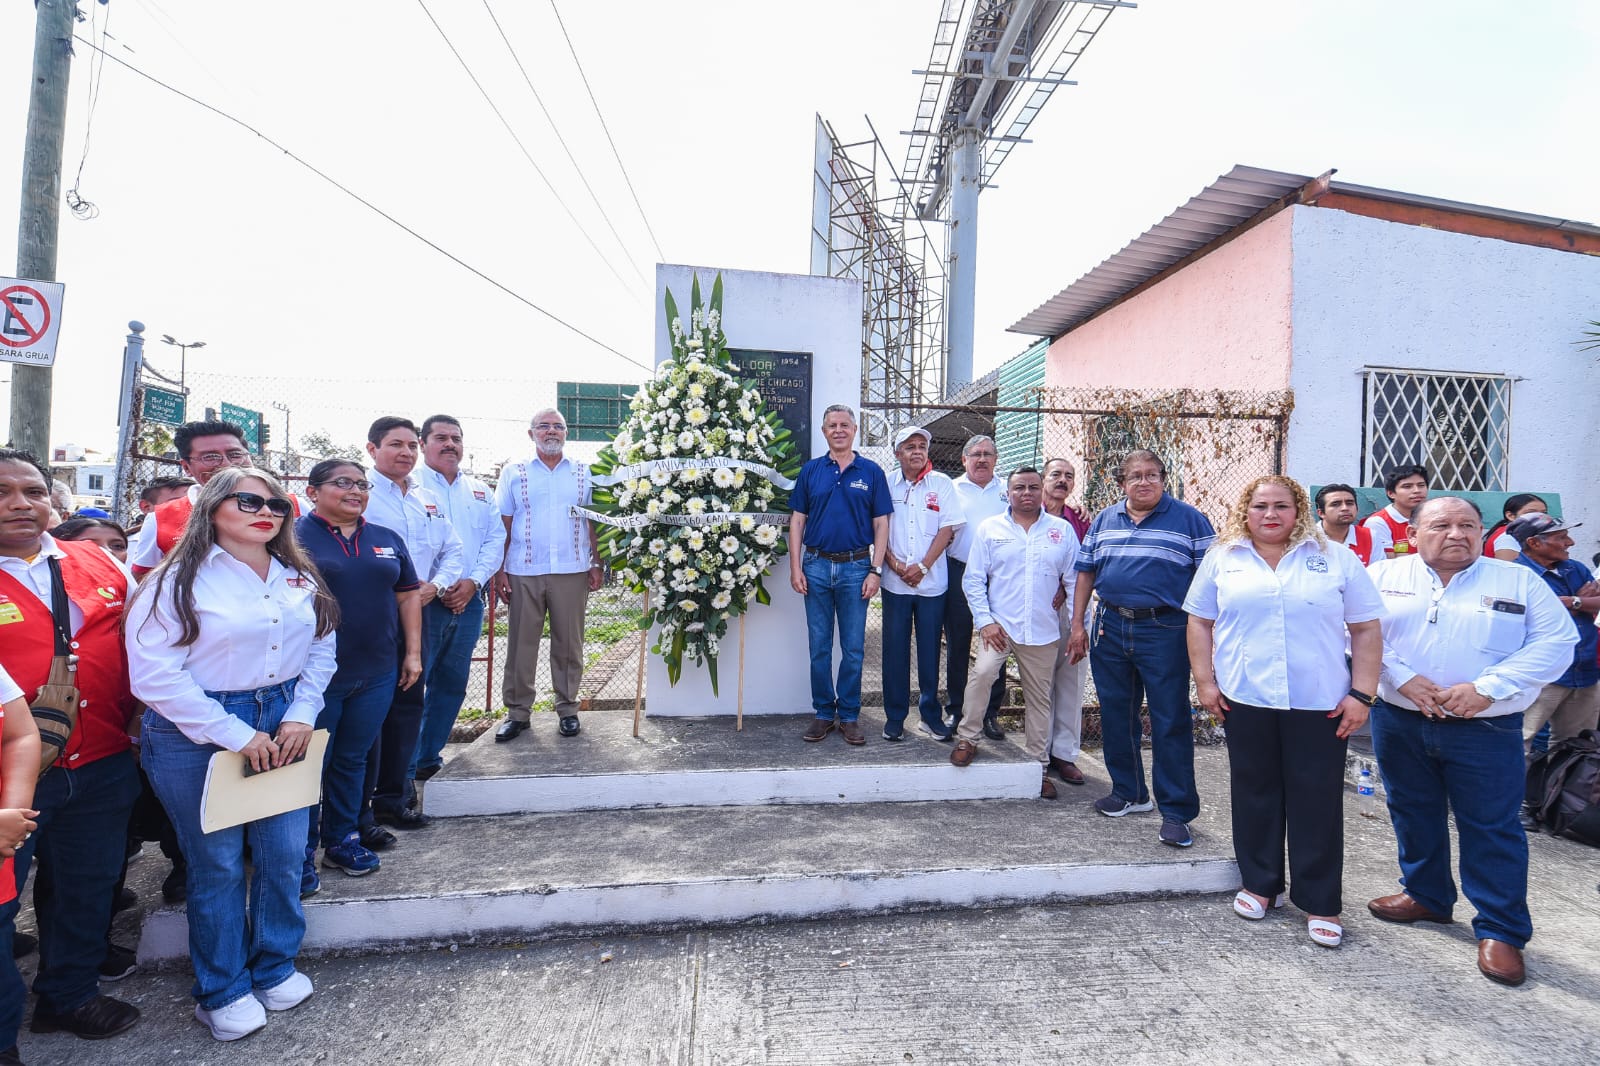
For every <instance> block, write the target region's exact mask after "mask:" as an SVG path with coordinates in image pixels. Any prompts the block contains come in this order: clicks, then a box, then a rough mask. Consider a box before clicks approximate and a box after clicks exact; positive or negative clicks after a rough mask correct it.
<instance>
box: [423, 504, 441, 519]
mask: <svg viewBox="0 0 1600 1066" xmlns="http://www.w3.org/2000/svg"><path fill="white" fill-rule="evenodd" d="M422 509H423V510H424V511H427V512H428V517H429V518H438V517H439V507H438V505H437V504H432V503H425V504H423V505H422Z"/></svg>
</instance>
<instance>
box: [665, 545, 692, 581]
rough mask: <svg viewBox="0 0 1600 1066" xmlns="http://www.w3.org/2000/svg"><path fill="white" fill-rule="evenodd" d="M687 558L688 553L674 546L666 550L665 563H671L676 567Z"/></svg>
mask: <svg viewBox="0 0 1600 1066" xmlns="http://www.w3.org/2000/svg"><path fill="white" fill-rule="evenodd" d="M688 557H689V556H688V553H687V552H685V551H684V550H683V549H682V548H681V547H679V546H678V545H676V544H674V545H673V546H672V547H670V548H668V549H667V562H669V563H671V564H672V565H673V566H677V565H678V564H679V563H681V562H683V561H684V560H685V559H687V558H688ZM674 576H676V575H674Z"/></svg>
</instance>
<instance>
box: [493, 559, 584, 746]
mask: <svg viewBox="0 0 1600 1066" xmlns="http://www.w3.org/2000/svg"><path fill="white" fill-rule="evenodd" d="M506 576H507V577H509V578H510V579H511V607H510V614H511V639H510V640H509V641H508V642H507V651H506V672H505V679H504V680H503V681H502V682H501V685H500V693H501V696H502V698H504V700H505V704H506V710H507V711H508V712H509V714H510V716H511V719H512V720H513V721H516V722H526V721H527V720H528V718H529V717H530V713H531V711H532V708H533V704H534V700H535V698H536V697H537V696H538V690H539V643H540V640H541V638H542V636H543V634H544V626H545V619H546V618H547V617H548V618H549V620H550V684H551V687H552V688H553V689H554V690H555V700H556V703H555V712H556V714H558V715H561V716H562V717H566V716H567V715H569V714H577V713H578V685H579V683H580V682H582V680H583V621H584V615H585V613H586V612H587V610H588V607H589V575H588V574H540V575H537V576H533V577H530V576H526V575H522V574H508V575H506Z"/></svg>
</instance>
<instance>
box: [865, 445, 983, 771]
mask: <svg viewBox="0 0 1600 1066" xmlns="http://www.w3.org/2000/svg"><path fill="white" fill-rule="evenodd" d="M932 442H933V435H932V434H930V433H929V432H928V431H927V430H925V429H923V428H922V427H921V426H906V427H904V428H902V429H901V430H900V431H899V432H898V433H896V434H895V435H894V457H895V458H896V459H898V460H899V461H900V465H899V467H897V468H896V469H894V470H891V471H889V472H888V478H889V497H890V499H891V500H892V502H893V503H894V513H893V514H891V515H890V516H889V554H888V555H887V556H886V557H885V558H884V561H883V571H884V572H883V710H884V717H885V718H886V719H887V722H886V724H885V725H884V727H883V739H884V740H899V739H901V737H902V736H903V735H904V730H905V721H906V716H907V714H908V713H909V712H910V706H911V684H910V671H911V661H910V656H911V633H912V630H913V629H915V630H916V636H917V692H918V697H917V712H918V716H919V719H920V721H919V722H918V724H917V731H918V732H919V733H923V734H925V735H926V736H930V737H932V738H933V739H935V740H949V739H950V730H948V729H946V728H945V725H944V711H943V709H942V708H940V706H939V635H940V633H941V632H942V631H943V629H944V601H945V596H946V593H947V590H948V589H949V575H948V573H947V572H946V571H947V567H946V565H945V549H946V548H948V547H949V545H950V541H951V539H952V538H953V537H954V536H955V532H956V529H957V528H958V527H959V526H960V525H961V524H962V521H963V519H962V514H961V504H960V503H959V502H958V501H957V499H956V488H955V483H954V482H953V481H951V480H950V478H949V477H947V476H946V475H944V474H941V473H939V472H938V471H937V470H935V469H934V468H933V463H931V462H930V461H929V460H928V447H929V445H930V444H932ZM956 595H959V593H956Z"/></svg>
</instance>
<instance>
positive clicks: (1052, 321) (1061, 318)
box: [1010, 166, 1313, 337]
mask: <svg viewBox="0 0 1600 1066" xmlns="http://www.w3.org/2000/svg"><path fill="white" fill-rule="evenodd" d="M1312 180H1313V179H1312V178H1311V177H1309V176H1307V175H1304V174H1285V173H1283V172H1281V171H1277V170H1258V169H1257V168H1255V167H1242V166H1236V167H1234V168H1233V169H1232V170H1230V171H1228V172H1227V173H1226V174H1223V175H1222V176H1221V177H1219V178H1217V180H1216V181H1214V182H1212V183H1211V184H1210V185H1208V186H1206V187H1205V188H1204V189H1203V190H1201V192H1200V195H1198V196H1195V197H1193V198H1192V199H1190V200H1189V202H1188V203H1186V204H1184V205H1183V206H1182V207H1180V208H1178V209H1177V210H1176V211H1174V212H1173V213H1172V214H1170V215H1168V216H1167V217H1166V218H1164V219H1162V220H1161V221H1160V222H1158V223H1156V224H1155V225H1154V226H1152V227H1151V228H1150V229H1147V230H1145V231H1144V233H1142V234H1140V235H1139V236H1138V237H1137V238H1136V239H1134V240H1133V241H1132V242H1130V243H1129V244H1128V245H1127V246H1126V247H1125V248H1123V249H1122V251H1120V252H1118V253H1117V254H1116V255H1114V256H1112V257H1111V258H1110V259H1107V260H1106V261H1105V262H1103V263H1101V264H1100V265H1099V266H1097V267H1095V268H1094V269H1093V270H1091V271H1089V273H1087V274H1085V275H1084V276H1083V277H1081V278H1079V279H1078V280H1077V281H1074V282H1073V283H1072V284H1071V285H1068V286H1067V287H1066V288H1064V289H1062V290H1061V291H1060V292H1058V293H1056V294H1055V295H1054V296H1052V297H1051V298H1050V299H1049V300H1046V301H1045V302H1044V303H1042V304H1040V305H1039V306H1038V307H1036V308H1034V309H1033V310H1032V311H1031V312H1029V313H1028V314H1027V315H1025V316H1024V317H1023V318H1022V319H1021V320H1019V321H1018V322H1016V323H1015V324H1013V325H1012V326H1011V327H1010V331H1011V332H1012V333H1028V334H1032V335H1034V336H1036V337H1058V336H1060V335H1061V334H1063V333H1065V332H1067V330H1069V329H1071V328H1072V327H1073V326H1076V325H1078V323H1080V322H1082V321H1084V320H1085V319H1087V318H1089V317H1090V316H1091V315H1093V314H1094V313H1095V312H1097V311H1099V310H1100V309H1101V308H1103V307H1105V306H1106V305H1107V304H1109V303H1111V302H1112V301H1113V300H1116V299H1117V298H1118V297H1120V296H1125V295H1127V294H1128V293H1129V292H1131V291H1132V290H1134V289H1136V288H1138V287H1139V286H1140V285H1142V284H1144V283H1145V282H1146V281H1149V280H1150V279H1151V278H1153V277H1155V276H1156V275H1157V274H1159V273H1161V272H1162V271H1163V270H1166V269H1167V268H1168V267H1170V266H1172V265H1173V264H1174V263H1176V262H1178V261H1179V260H1180V259H1183V258H1184V257H1186V256H1188V255H1191V254H1192V253H1194V252H1196V251H1198V250H1199V249H1201V248H1203V247H1205V246H1206V245H1207V244H1210V243H1211V242H1212V241H1214V240H1216V239H1217V238H1218V237H1220V236H1222V235H1223V234H1224V233H1227V232H1228V231H1229V230H1231V229H1233V228H1234V227H1236V226H1238V225H1240V224H1241V223H1244V222H1247V221H1249V220H1250V219H1251V218H1254V217H1255V216H1256V215H1258V214H1260V213H1261V211H1262V210H1264V209H1265V208H1267V207H1269V206H1271V205H1272V204H1273V203H1275V202H1276V201H1278V200H1281V199H1282V198H1283V197H1285V196H1287V195H1289V194H1290V193H1292V192H1294V191H1295V190H1296V189H1299V188H1300V187H1301V186H1303V185H1305V184H1306V183H1307V182H1309V181H1312Z"/></svg>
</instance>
